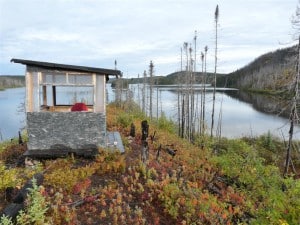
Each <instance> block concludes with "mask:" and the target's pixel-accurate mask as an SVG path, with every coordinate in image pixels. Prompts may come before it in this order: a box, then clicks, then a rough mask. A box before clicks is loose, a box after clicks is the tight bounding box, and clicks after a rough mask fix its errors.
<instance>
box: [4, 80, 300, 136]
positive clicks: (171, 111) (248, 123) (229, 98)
mask: <svg viewBox="0 0 300 225" xmlns="http://www.w3.org/2000/svg"><path fill="white" fill-rule="evenodd" d="M141 88H142V85H130V90H132V92H133V98H134V100H135V101H136V102H137V103H138V104H140V105H141ZM238 93H239V92H238V91H233V90H231V91H224V90H220V91H218V92H217V94H216V107H215V121H216V122H215V124H217V123H218V118H219V112H220V107H221V103H222V136H225V137H228V138H235V137H242V136H258V135H261V134H266V133H268V132H271V133H272V134H273V135H275V136H278V137H280V138H282V137H284V138H285V140H287V139H288V130H289V121H288V119H286V118H284V117H280V116H277V115H274V114H271V113H267V112H261V111H260V110H262V111H267V110H268V109H269V108H270V107H271V106H270V102H271V100H270V99H267V100H265V99H264V101H262V100H261V99H260V98H258V96H255V95H254V96H251V97H249V96H243V95H240V94H238ZM114 96H115V92H114V90H112V89H111V87H110V84H108V85H107V101H108V102H110V101H114V99H115V97H114ZM197 97H198V100H199V101H200V92H196V96H195V99H197ZM241 99H243V100H241ZM24 101H25V88H15V89H7V90H5V91H0V107H1V110H2V112H1V114H0V141H1V140H6V139H10V138H12V137H16V136H17V135H18V131H20V130H21V131H22V130H23V128H24V127H25V113H24V107H23V106H22V105H23V104H24ZM199 101H198V102H199ZM199 105H200V104H198V106H199ZM157 106H158V107H157ZM196 106H197V103H195V107H196ZM206 106H207V107H206V123H207V125H208V127H207V130H208V131H209V130H210V128H209V125H210V123H211V111H212V92H210V91H208V92H207V93H206ZM262 106H264V107H266V106H269V107H268V108H267V109H265V108H264V107H262ZM271 108H272V107H271ZM161 112H164V113H165V115H166V116H167V117H168V118H172V119H174V121H176V119H177V92H176V91H174V90H173V89H172V88H170V87H159V88H155V89H154V91H153V116H154V117H156V115H158V116H160V114H161ZM294 138H295V139H298V140H300V129H299V127H296V128H295V136H294Z"/></svg>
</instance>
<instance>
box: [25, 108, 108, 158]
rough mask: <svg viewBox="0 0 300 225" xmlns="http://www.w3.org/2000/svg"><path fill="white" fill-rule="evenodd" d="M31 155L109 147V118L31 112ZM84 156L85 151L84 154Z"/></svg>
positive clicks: (78, 113)
mask: <svg viewBox="0 0 300 225" xmlns="http://www.w3.org/2000/svg"><path fill="white" fill-rule="evenodd" d="M27 131H28V137H29V140H28V151H29V152H30V153H31V154H34V152H38V153H39V154H43V153H44V152H45V153H47V154H49V153H50V154H51V151H52V152H53V153H59V151H66V152H75V153H76V152H79V153H80V152H81V153H82V151H85V150H88V149H97V148H98V147H104V146H105V145H106V117H105V114H103V113H93V112H28V113H27ZM83 153H84V152H83Z"/></svg>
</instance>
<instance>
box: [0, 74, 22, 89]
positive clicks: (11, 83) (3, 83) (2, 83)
mask: <svg viewBox="0 0 300 225" xmlns="http://www.w3.org/2000/svg"><path fill="white" fill-rule="evenodd" d="M24 86H25V76H0V89H5V88H14V87H24Z"/></svg>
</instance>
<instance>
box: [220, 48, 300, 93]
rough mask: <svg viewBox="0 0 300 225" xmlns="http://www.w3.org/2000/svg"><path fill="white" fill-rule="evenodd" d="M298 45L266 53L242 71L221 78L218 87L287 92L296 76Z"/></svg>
mask: <svg viewBox="0 0 300 225" xmlns="http://www.w3.org/2000/svg"><path fill="white" fill-rule="evenodd" d="M296 56H297V45H295V46H292V47H288V48H284V49H278V50H276V51H274V52H269V53H266V54H264V55H262V56H260V57H258V58H257V59H255V60H254V61H253V62H251V63H249V64H248V65H246V66H244V67H243V68H241V69H238V70H236V71H234V72H232V73H229V74H228V75H226V76H223V77H219V79H218V80H217V85H218V86H225V84H226V86H227V87H234V88H239V89H246V90H250V89H253V90H270V91H285V90H287V89H289V86H290V85H291V83H292V82H293V78H294V76H295V63H296V62H295V60H296Z"/></svg>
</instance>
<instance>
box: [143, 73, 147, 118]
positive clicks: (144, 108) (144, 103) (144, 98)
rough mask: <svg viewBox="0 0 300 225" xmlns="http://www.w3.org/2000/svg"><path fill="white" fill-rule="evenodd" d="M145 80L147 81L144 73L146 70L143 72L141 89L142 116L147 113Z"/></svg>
mask: <svg viewBox="0 0 300 225" xmlns="http://www.w3.org/2000/svg"><path fill="white" fill-rule="evenodd" d="M146 79H147V72H146V70H144V74H143V89H142V112H143V113H144V114H146V113H147V110H146Z"/></svg>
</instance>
